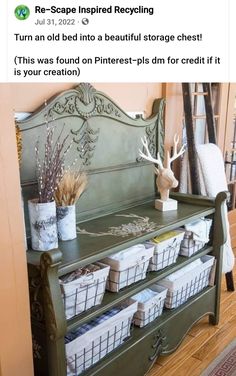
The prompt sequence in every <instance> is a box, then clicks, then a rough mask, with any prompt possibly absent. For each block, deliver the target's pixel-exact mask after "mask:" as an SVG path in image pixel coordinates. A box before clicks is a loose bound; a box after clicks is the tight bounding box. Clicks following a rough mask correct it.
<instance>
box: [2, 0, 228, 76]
mask: <svg viewBox="0 0 236 376" xmlns="http://www.w3.org/2000/svg"><path fill="white" fill-rule="evenodd" d="M229 2H230V0H227V1H221V0H215V1H213V0H198V2H193V1H189V0H188V1H187V0H179V1H174V0H162V1H160V0H146V1H145V3H144V4H142V3H141V2H140V1H137V0H132V1H131V0H130V1H127V0H126V1H124V0H119V1H118V0H113V1H110V2H107V0H101V1H100V2H99V4H98V3H97V2H96V1H94V0H91V1H90V2H89V3H88V2H87V1H85V0H81V1H80V2H78V1H77V0H76V1H75V0H70V1H69V2H66V1H65V0H63V1H62V0H57V1H56V2H55V3H54V2H50V3H49V2H48V1H46V0H42V1H40V3H37V1H35V0H26V2H25V4H22V3H20V4H19V3H18V2H17V1H16V0H14V1H11V2H10V3H9V5H8V19H9V25H8V54H7V55H8V56H7V80H8V81H9V82H48V81H50V82H65V81H67V82H70V81H71V82H74V81H77V80H79V81H90V82H91V81H93V82H98V81H100V82H101V81H103V82H124V81H126V82H146V81H147V82H153V81H166V82H176V81H193V80H194V81H228V80H229V79H230V62H231V60H230V59H231V51H230V46H231V43H232V40H231V39H232V36H231V32H232V30H231V29H230V27H229V25H230V24H229V22H230V4H229ZM213 9H214V17H210V16H212V10H213ZM219 25H220V27H219Z"/></svg>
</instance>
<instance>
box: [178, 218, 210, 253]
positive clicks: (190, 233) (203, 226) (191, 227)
mask: <svg viewBox="0 0 236 376" xmlns="http://www.w3.org/2000/svg"><path fill="white" fill-rule="evenodd" d="M211 225H212V220H211V219H209V218H201V219H199V220H197V221H195V222H193V223H189V224H187V225H185V234H184V238H183V240H182V242H181V247H180V252H179V254H180V255H181V256H186V257H191V256H192V255H193V254H194V253H196V252H197V251H199V250H200V249H201V248H203V247H204V246H205V244H206V243H208V242H209V234H210V229H211Z"/></svg>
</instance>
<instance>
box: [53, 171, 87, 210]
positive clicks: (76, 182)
mask: <svg viewBox="0 0 236 376" xmlns="http://www.w3.org/2000/svg"><path fill="white" fill-rule="evenodd" d="M87 184H88V179H87V175H86V173H85V172H82V171H76V172H72V171H66V172H65V173H64V175H63V176H62V178H61V180H60V182H59V184H58V186H57V189H56V191H55V194H54V199H55V202H56V205H57V206H70V205H74V204H75V203H76V201H77V200H78V199H79V198H80V196H81V194H82V193H83V192H84V190H85V188H86V186H87Z"/></svg>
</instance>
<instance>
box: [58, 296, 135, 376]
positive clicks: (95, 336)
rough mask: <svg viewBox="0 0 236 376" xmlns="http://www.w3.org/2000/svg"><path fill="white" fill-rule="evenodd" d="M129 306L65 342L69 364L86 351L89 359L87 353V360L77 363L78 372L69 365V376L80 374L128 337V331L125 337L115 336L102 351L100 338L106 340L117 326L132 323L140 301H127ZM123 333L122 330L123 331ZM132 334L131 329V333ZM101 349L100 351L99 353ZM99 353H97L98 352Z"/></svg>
mask: <svg viewBox="0 0 236 376" xmlns="http://www.w3.org/2000/svg"><path fill="white" fill-rule="evenodd" d="M126 304H128V306H127V307H126V308H124V309H122V310H121V311H120V312H118V313H117V314H116V315H114V316H112V317H111V318H109V319H107V320H106V321H104V322H102V323H101V324H99V325H97V326H96V327H94V328H92V329H90V330H89V331H88V332H86V333H84V334H82V335H81V336H79V337H77V338H75V339H74V340H73V341H71V342H69V343H67V344H65V348H66V358H67V363H68V364H73V361H74V357H75V354H76V355H77V357H78V358H79V357H80V356H81V357H82V358H83V355H84V354H85V352H86V353H87V354H88V355H87V359H86V355H85V361H84V362H83V364H81V365H77V373H75V371H74V370H73V367H70V366H67V376H74V375H77V374H80V373H81V372H83V371H84V370H85V369H87V368H89V367H90V366H91V365H93V364H95V363H96V362H97V361H99V360H100V359H101V358H103V357H104V356H105V355H107V354H108V353H109V352H110V351H112V350H114V348H115V347H117V346H118V345H119V344H120V343H121V342H122V341H123V340H125V338H127V331H126V332H125V335H124V337H123V338H122V337H121V338H119V340H118V338H117V334H116V338H115V336H114V340H113V341H112V343H111V345H110V350H109V348H107V347H106V348H105V349H103V350H102V351H101V349H99V346H96V345H97V344H99V342H100V340H101V339H102V340H103V341H104V340H106V338H108V335H109V337H111V335H112V333H113V332H114V334H115V329H116V328H121V327H122V325H123V326H125V325H127V324H128V323H129V321H130V324H131V320H132V318H133V315H134V313H135V312H136V311H137V307H138V303H137V302H135V301H131V302H127V303H126ZM121 334H122V331H121ZM128 334H130V330H129V333H128ZM114 342H115V343H118V345H117V346H115V347H114ZM99 350H100V353H99ZM90 351H91V352H92V355H93V356H92V358H91V356H90V355H89V354H90ZM96 351H97V352H98V353H97V352H96Z"/></svg>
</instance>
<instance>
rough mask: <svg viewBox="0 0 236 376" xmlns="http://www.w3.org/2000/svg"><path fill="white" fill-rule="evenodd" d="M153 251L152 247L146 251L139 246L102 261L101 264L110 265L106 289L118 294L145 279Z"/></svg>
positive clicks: (142, 246) (141, 245) (143, 247)
mask: <svg viewBox="0 0 236 376" xmlns="http://www.w3.org/2000/svg"><path fill="white" fill-rule="evenodd" d="M153 251H154V247H153V246H152V247H150V248H148V249H146V248H145V246H144V245H143V244H139V245H136V246H134V247H131V248H127V249H125V250H124V251H121V252H119V253H118V254H115V255H114V256H111V257H107V258H105V259H103V260H102V262H103V263H105V264H108V265H110V272H109V276H108V279H107V285H106V289H107V290H109V291H112V292H118V291H119V290H120V289H122V288H124V287H126V286H129V285H131V284H132V283H135V282H138V281H140V280H142V279H144V278H146V273H147V268H148V265H149V260H150V258H151V257H152V256H153Z"/></svg>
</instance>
